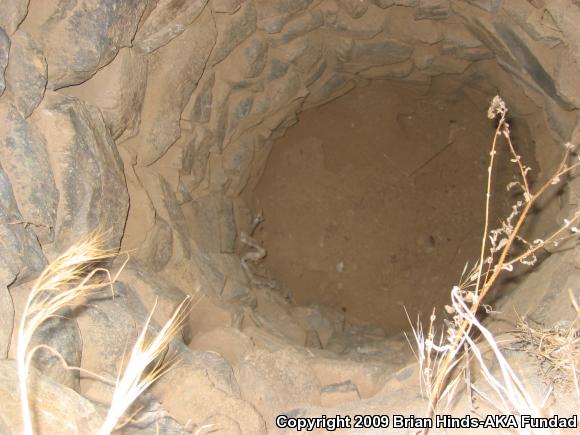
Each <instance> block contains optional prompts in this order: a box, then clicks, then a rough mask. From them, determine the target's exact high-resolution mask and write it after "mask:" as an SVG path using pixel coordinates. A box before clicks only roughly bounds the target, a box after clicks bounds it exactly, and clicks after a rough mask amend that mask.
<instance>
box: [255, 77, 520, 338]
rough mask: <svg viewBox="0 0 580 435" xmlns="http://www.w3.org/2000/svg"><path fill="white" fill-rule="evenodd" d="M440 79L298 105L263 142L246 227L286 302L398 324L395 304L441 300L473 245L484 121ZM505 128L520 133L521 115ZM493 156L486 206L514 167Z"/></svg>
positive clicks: (482, 113)
mask: <svg viewBox="0 0 580 435" xmlns="http://www.w3.org/2000/svg"><path fill="white" fill-rule="evenodd" d="M446 80H450V79H441V80H439V81H437V82H436V86H431V87H430V88H425V87H417V86H413V85H410V84H404V83H397V82H391V81H374V82H371V83H370V84H369V85H367V86H365V87H358V88H356V89H355V90H353V91H352V92H350V93H349V94H347V95H346V96H344V97H342V98H340V99H338V100H335V101H333V102H331V103H328V104H326V105H324V106H321V107H318V108H315V109H311V110H308V111H306V112H304V113H302V114H301V116H300V120H299V122H298V123H297V124H296V125H294V126H292V127H291V128H290V129H288V131H287V133H286V134H285V135H284V136H283V137H282V138H280V139H278V140H277V141H276V142H275V143H274V145H273V148H272V152H271V154H270V156H269V159H268V162H267V165H266V168H265V171H264V173H263V176H262V178H261V180H260V182H259V184H258V186H257V188H256V189H255V192H254V204H253V205H254V207H255V210H256V211H262V213H263V217H264V219H265V220H264V222H263V223H262V224H261V226H260V227H258V229H257V230H256V233H255V237H256V239H257V240H259V241H260V242H261V243H262V244H263V246H264V247H265V248H266V249H267V251H268V255H267V257H266V260H265V266H266V268H267V270H268V271H269V273H270V274H271V275H272V276H273V277H274V278H275V279H276V280H277V281H278V282H279V283H281V284H282V285H283V286H284V287H285V288H286V289H289V291H290V293H291V296H292V297H293V299H294V300H295V301H296V303H297V304H300V305H302V304H313V303H318V304H325V305H330V306H333V307H337V308H339V309H341V310H343V311H344V312H346V314H347V316H350V317H354V318H357V319H361V320H364V321H368V322H371V323H374V324H376V325H379V326H382V327H384V328H385V329H386V330H388V331H393V332H399V331H401V329H408V327H409V322H408V320H407V317H406V315H405V311H404V308H403V307H405V308H406V309H407V311H408V312H409V314H410V316H411V317H412V318H414V317H416V315H417V314H418V313H422V314H423V315H425V314H427V315H428V314H429V313H430V312H431V309H432V308H433V307H442V306H443V305H444V304H446V303H448V299H449V292H450V289H451V287H452V286H453V285H454V284H456V283H457V282H458V280H459V278H460V275H461V272H462V270H463V268H464V266H465V264H466V262H467V261H472V260H474V259H476V258H477V256H478V253H479V246H480V241H481V234H482V224H483V205H484V195H485V190H484V189H485V184H486V179H487V166H488V159H489V151H490V144H491V139H492V138H493V132H494V125H493V122H492V121H490V120H489V119H488V118H487V116H486V108H485V104H486V101H475V100H474V99H473V97H471V98H468V97H467V95H466V94H464V93H463V92H461V90H459V91H458V90H457V86H455V83H454V82H453V81H449V82H446ZM448 91H449V92H448ZM513 133H514V138H515V142H516V143H522V144H524V145H525V144H529V143H531V142H530V141H529V133H527V129H526V128H525V127H524V126H518V125H517V124H516V125H514V126H513ZM501 152H505V150H500V153H501ZM523 154H524V155H527V156H528V157H530V153H529V152H528V151H527V150H524V151H523ZM504 157H505V156H504ZM504 161H507V163H505V164H503V165H500V166H499V167H498V168H497V172H496V175H495V183H494V186H495V187H494V195H493V198H495V201H494V202H495V205H496V209H495V210H496V212H497V213H495V215H497V216H500V215H504V214H505V211H506V207H507V206H508V205H507V202H509V201H508V200H507V199H505V200H504V199H503V198H506V193H505V186H506V185H507V183H508V182H509V181H510V180H511V179H512V178H513V175H514V172H513V167H511V166H510V163H509V159H507V160H504ZM492 220H493V221H494V223H496V222H497V218H496V217H493V218H492Z"/></svg>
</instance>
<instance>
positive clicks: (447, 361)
mask: <svg viewBox="0 0 580 435" xmlns="http://www.w3.org/2000/svg"><path fill="white" fill-rule="evenodd" d="M492 109H493V110H492ZM489 113H490V115H493V116H490V118H491V117H495V116H496V115H499V122H498V125H497V128H496V130H495V135H494V139H493V142H492V146H491V152H490V163H489V166H488V178H487V189H486V200H485V218H484V222H485V223H484V231H483V237H482V242H481V251H480V258H479V262H478V264H477V265H476V272H475V274H472V275H471V276H470V278H468V282H469V281H475V282H474V284H473V285H470V286H472V287H473V291H472V292H471V293H470V294H469V301H468V302H469V303H470V306H467V305H466V304H465V300H464V299H462V298H463V297H465V295H461V294H460V293H459V291H460V290H461V289H460V288H459V287H454V290H453V291H452V298H454V300H453V308H452V310H454V311H455V312H456V313H457V320H456V322H455V324H454V326H453V328H451V327H450V328H449V329H448V332H449V343H448V344H446V345H445V346H440V348H441V349H435V351H438V352H441V353H443V357H442V360H441V361H440V363H439V364H438V366H437V370H436V373H434V379H433V382H432V385H431V387H432V388H431V389H430V392H429V406H428V410H427V414H428V417H432V416H433V415H434V413H435V410H436V407H437V404H438V403H439V401H440V399H441V398H442V397H443V396H444V395H445V394H446V391H447V390H448V388H447V387H448V385H450V384H453V382H451V381H450V380H449V376H450V374H451V372H452V371H453V369H454V367H455V366H456V364H457V354H458V352H459V350H460V349H461V348H462V347H463V345H464V343H467V344H468V346H467V347H468V348H470V349H471V350H474V351H476V350H477V347H476V346H475V343H474V342H473V340H472V339H471V337H470V333H471V329H472V327H473V326H474V325H475V326H476V328H477V329H478V330H479V331H480V332H481V333H482V334H483V335H484V336H485V338H486V339H487V341H488V342H489V339H490V337H488V336H487V335H486V332H487V333H488V331H487V330H486V329H485V328H483V326H482V325H481V324H480V323H479V321H478V320H477V317H476V315H477V312H478V310H479V308H480V307H481V305H482V301H483V300H484V299H485V297H486V296H487V294H488V292H489V291H490V290H491V288H492V287H493V285H494V284H495V283H496V281H497V279H498V277H499V276H500V274H501V272H502V271H503V270H505V269H506V268H509V267H511V266H512V265H513V264H515V263H517V262H522V261H524V260H525V259H526V258H528V257H530V256H531V255H533V254H534V253H535V252H536V251H537V250H538V249H540V248H542V247H545V246H546V244H547V243H554V241H556V240H558V241H562V240H564V239H566V238H567V237H565V236H564V237H563V238H559V237H560V236H561V235H562V234H563V233H564V231H566V230H567V229H572V230H576V228H575V227H573V224H574V223H575V222H577V221H578V219H579V218H580V213H576V214H574V216H573V217H572V218H571V219H570V220H569V221H566V223H565V225H563V226H562V227H561V228H559V229H558V230H557V231H555V232H554V233H553V234H551V235H550V236H549V237H548V238H547V239H546V240H543V241H539V242H538V243H535V244H534V245H530V244H528V245H529V247H528V249H526V252H524V254H522V255H519V256H517V257H515V258H513V259H508V255H509V254H510V251H511V248H512V247H513V245H514V243H515V242H516V241H517V240H522V241H523V239H522V238H521V237H520V236H519V232H520V231H521V229H522V226H523V225H524V223H525V222H526V220H527V218H528V217H529V214H530V211H531V210H532V208H533V206H534V205H535V204H536V203H537V201H538V199H539V198H540V197H541V196H542V195H543V194H544V193H545V192H546V191H547V190H548V189H549V188H550V186H552V185H555V184H557V183H558V182H559V181H560V179H561V177H563V176H565V175H567V174H569V173H570V172H572V171H573V170H575V169H576V168H578V167H579V166H580V162H575V163H574V164H572V165H568V164H567V162H568V159H569V157H570V152H571V148H572V147H571V146H566V151H565V153H564V156H563V158H562V161H561V163H560V165H559V166H558V168H557V169H556V170H555V172H554V174H553V175H552V176H551V177H550V178H549V179H548V180H547V181H546V182H545V183H544V184H542V185H541V186H540V187H539V189H538V190H537V191H536V192H534V193H532V191H531V190H530V187H529V183H528V180H527V172H528V170H529V168H527V167H525V166H524V165H523V164H522V162H521V158H520V156H519V155H518V154H517V153H516V150H515V148H514V146H513V144H512V141H511V138H510V133H509V124H508V123H507V120H506V114H507V108H506V107H505V103H503V101H502V100H501V98H499V97H496V98H495V99H494V101H493V102H492V107H490V112H489ZM500 136H504V137H505V138H506V140H507V143H508V146H509V149H510V153H511V155H512V162H514V163H517V165H518V169H519V173H520V177H521V183H515V184H518V185H520V186H521V188H522V190H523V196H524V201H523V202H518V204H517V206H514V208H513V209H514V212H513V213H512V215H511V216H510V218H508V225H507V226H508V227H509V228H507V229H506V228H505V227H504V229H503V232H504V234H505V235H506V238H505V239H504V240H502V243H503V244H502V245H501V247H500V246H496V245H495V242H494V241H493V240H492V245H491V249H490V250H489V251H490V254H489V256H486V252H487V251H488V248H487V238H488V237H490V230H489V220H490V208H491V201H490V198H491V190H492V174H493V168H494V163H495V155H496V152H497V142H498V138H499V137H500ZM567 145H568V144H567ZM522 206H523V208H522V209H521V210H520V209H519V207H522ZM515 216H518V218H517V220H516V222H515V223H514V224H513V225H512V223H511V219H512V218H513V217H515ZM574 232H577V230H576V231H574ZM526 243H527V242H526ZM494 248H495V249H494ZM497 251H499V256H498V257H497V258H496V259H494V253H495V252H497ZM486 263H487V264H488V265H489V266H488V267H487V269H486V270H485V271H484V264H486ZM432 320H433V319H432ZM489 335H490V334H489ZM491 339H492V340H493V337H492V336H491ZM490 344H492V345H493V344H495V343H493V342H490ZM432 349H433V348H427V353H430V352H431V351H432ZM498 352H499V350H498V349H497V348H494V354H495V355H496V357H498V355H500V356H501V354H500V353H499V354H498ZM476 356H477V355H476ZM424 360H426V361H428V359H427V358H424ZM498 361H500V365H501V362H502V361H503V362H505V361H504V360H503V357H502V358H501V359H499V357H498ZM505 364H507V363H505ZM507 367H508V368H507V369H506V368H505V367H504V366H502V370H504V372H502V373H503V374H504V380H505V381H506V385H508V387H509V386H510V385H512V386H513V385H515V386H516V387H517V388H516V387H513V388H512V387H509V388H510V390H509V393H510V394H509V395H508V396H509V398H510V399H513V400H514V401H516V402H518V403H521V404H522V406H521V407H520V406H516V409H528V410H530V408H529V407H528V408H526V406H527V405H529V400H528V399H529V398H528V397H527V395H525V392H522V391H520V390H521V384H519V381H517V378H516V377H515V375H514V374H513V372H511V369H509V366H507ZM483 369H485V368H483ZM506 370H507V371H506ZM489 375H490V374H489ZM490 376H491V375H490ZM486 378H488V376H486ZM488 381H489V379H488ZM490 382H491V381H490ZM492 386H493V387H494V389H495V390H496V392H498V393H499V394H500V395H501V389H498V387H497V385H492ZM524 405H526V406H524ZM427 432H428V430H424V431H423V433H427Z"/></svg>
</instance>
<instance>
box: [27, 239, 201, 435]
mask: <svg viewBox="0 0 580 435" xmlns="http://www.w3.org/2000/svg"><path fill="white" fill-rule="evenodd" d="M104 238H105V236H104V235H102V234H99V233H93V234H91V235H90V236H89V237H88V238H87V239H86V240H84V241H81V242H80V243H78V244H76V245H74V246H72V247H71V248H70V249H68V250H67V251H66V252H65V253H64V254H62V255H61V256H60V257H58V258H57V259H56V260H54V261H53V262H52V263H50V264H49V265H48V266H47V267H46V269H45V270H44V271H43V272H42V274H41V275H40V276H39V277H38V279H37V280H36V282H35V283H34V285H33V287H32V290H31V292H30V295H29V297H28V300H27V301H26V304H25V307H24V311H23V313H22V319H21V321H20V325H19V328H18V338H17V356H16V360H17V366H18V377H19V390H20V391H19V392H20V397H21V411H22V420H23V428H24V433H25V434H26V435H32V434H33V433H34V426H35V425H34V415H33V412H32V409H31V406H30V400H29V398H30V394H33V392H29V391H28V373H29V369H30V364H31V361H32V358H33V356H34V354H35V352H36V351H37V350H39V349H41V348H43V349H47V350H49V351H51V352H52V353H53V354H55V355H57V356H59V355H58V353H57V352H56V350H54V349H52V348H50V347H48V346H46V345H42V344H41V345H38V346H35V347H33V348H32V349H30V344H31V342H32V337H33V335H34V333H35V331H36V330H37V329H38V328H39V327H40V326H41V325H42V324H43V323H44V322H45V321H46V320H48V319H50V318H52V317H58V316H59V315H60V314H59V313H60V312H61V311H62V310H63V309H64V308H66V307H74V306H77V305H78V304H80V303H81V302H82V301H84V300H85V299H86V298H87V297H89V296H91V295H94V294H96V293H98V292H100V291H104V290H109V289H110V291H111V292H112V295H114V293H113V283H114V282H115V281H116V279H117V277H118V275H119V274H120V272H121V271H122V269H123V267H124V265H125V264H126V262H125V263H124V264H123V265H122V266H121V268H120V269H119V271H118V272H117V274H116V275H115V276H112V275H111V274H110V272H109V271H108V270H107V269H105V268H104V267H102V265H103V263H104V262H106V261H107V260H110V259H112V258H113V257H115V256H116V253H115V252H113V251H108V250H104V249H103V248H102V246H104ZM189 301H190V299H189V298H186V299H185V300H184V301H183V303H182V304H181V305H180V306H179V307H178V309H177V310H176V311H175V313H174V314H173V316H172V317H171V319H170V320H169V321H168V322H167V323H166V324H165V325H164V326H163V327H162V328H161V330H160V331H159V333H157V335H155V336H154V337H153V338H150V337H148V336H147V329H148V327H149V324H150V321H151V315H150V317H149V318H148V320H147V322H146V324H145V326H144V327H143V330H142V332H141V333H140V335H139V337H138V338H137V341H136V343H135V345H134V347H133V349H132V351H131V354H130V357H129V359H128V363H127V365H126V367H125V370H124V371H123V375H122V376H120V378H119V379H118V381H117V382H116V383H114V384H115V385H116V386H115V391H114V394H113V401H112V404H111V407H110V410H109V412H108V415H107V417H106V420H105V423H104V425H103V427H102V428H101V430H100V432H99V433H101V434H109V433H111V432H112V431H113V430H115V429H116V428H118V427H119V426H122V425H123V424H125V423H127V422H128V421H129V418H126V419H125V421H124V422H121V424H120V423H119V422H120V420H121V419H123V418H124V416H125V413H126V411H127V410H128V409H129V407H130V406H131V404H132V403H133V402H134V401H135V399H136V398H137V397H138V396H139V395H140V394H141V393H143V391H145V390H146V389H147V388H148V387H149V386H150V385H151V384H152V383H153V382H154V381H155V380H156V379H157V378H159V377H160V376H161V375H163V373H165V372H166V371H167V370H168V369H169V363H168V362H167V361H166V359H165V358H164V356H165V351H166V349H167V346H168V345H169V343H170V341H171V340H172V339H173V337H175V335H176V334H177V333H178V332H179V330H180V328H181V325H182V323H183V321H184V319H185V318H186V317H187V315H188V308H189ZM59 357H60V356H59ZM60 359H61V361H62V362H63V365H64V366H65V367H67V368H69V369H76V370H81V369H80V368H78V367H68V366H67V365H66V363H65V362H64V360H63V359H62V357H60ZM94 376H95V377H96V378H98V379H102V378H101V377H99V376H97V375H94ZM105 381H106V380H105Z"/></svg>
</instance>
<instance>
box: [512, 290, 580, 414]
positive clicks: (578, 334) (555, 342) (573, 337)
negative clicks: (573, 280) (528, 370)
mask: <svg viewBox="0 0 580 435" xmlns="http://www.w3.org/2000/svg"><path fill="white" fill-rule="evenodd" d="M570 299H571V301H572V305H573V306H574V308H575V309H576V317H575V318H574V319H573V320H571V321H561V322H559V324H558V325H555V326H554V327H552V328H544V327H541V326H537V327H532V326H530V324H529V323H528V321H527V320H526V319H523V318H520V319H519V320H518V322H517V324H516V331H515V336H516V339H517V341H518V343H519V344H520V345H521V347H522V349H523V350H525V351H526V352H527V353H528V354H530V355H532V356H533V357H535V358H537V359H538V360H539V361H540V370H541V373H540V375H541V376H542V378H543V379H544V380H545V381H546V383H548V384H550V385H557V386H560V387H563V388H564V389H569V388H574V390H575V392H576V397H577V398H578V400H579V403H580V381H579V378H578V373H579V372H580V307H579V305H578V302H577V301H576V299H575V298H574V295H573V293H572V291H571V290H570Z"/></svg>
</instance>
